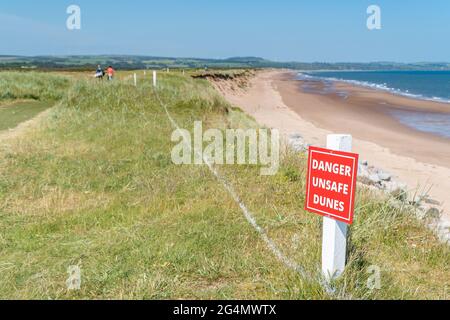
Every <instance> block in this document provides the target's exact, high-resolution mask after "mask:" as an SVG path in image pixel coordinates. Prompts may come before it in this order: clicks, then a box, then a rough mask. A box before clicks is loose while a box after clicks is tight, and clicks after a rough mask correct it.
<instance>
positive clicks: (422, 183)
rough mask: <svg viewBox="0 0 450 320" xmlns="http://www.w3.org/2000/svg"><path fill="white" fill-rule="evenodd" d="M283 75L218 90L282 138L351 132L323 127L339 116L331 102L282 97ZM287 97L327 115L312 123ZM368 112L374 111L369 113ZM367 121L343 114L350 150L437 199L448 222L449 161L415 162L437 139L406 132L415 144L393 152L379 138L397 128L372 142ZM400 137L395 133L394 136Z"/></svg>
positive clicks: (315, 139) (267, 74) (314, 139)
mask: <svg viewBox="0 0 450 320" xmlns="http://www.w3.org/2000/svg"><path fill="white" fill-rule="evenodd" d="M283 75H284V76H285V75H286V71H262V72H259V73H258V74H257V76H256V77H254V78H253V79H252V80H251V83H250V86H249V88H247V90H245V91H244V90H239V91H230V90H226V88H224V87H222V88H218V89H221V90H219V91H220V92H221V93H222V94H223V96H224V97H225V98H226V99H227V100H228V101H229V102H230V103H232V104H233V105H236V106H239V107H240V108H241V109H242V110H244V111H245V112H246V113H248V114H249V115H251V116H252V117H254V118H255V120H256V121H257V122H258V123H260V124H261V125H264V126H267V127H269V128H276V129H278V130H280V132H281V133H282V135H283V136H284V137H285V138H288V137H289V136H290V135H291V134H295V133H299V134H301V135H302V136H303V138H304V139H305V141H306V142H307V143H309V144H311V145H317V146H324V145H325V143H326V136H327V135H328V134H332V133H350V132H349V131H348V130H342V131H343V132H342V131H340V132H333V131H331V130H332V129H327V128H330V127H327V126H326V123H327V121H333V120H332V119H333V118H334V119H338V118H339V117H338V116H337V114H333V112H336V113H337V112H339V109H338V108H334V107H333V105H329V104H330V103H332V102H328V105H327V101H325V100H321V99H319V98H320V97H318V96H317V95H313V94H305V93H302V92H301V91H300V90H297V91H296V92H295V93H292V92H291V94H294V95H295V96H290V97H289V99H287V98H288V97H286V96H284V97H283V96H282V94H281V93H280V91H281V90H280V89H279V86H281V85H282V83H281V82H280V81H279V80H280V77H282V76H283ZM224 89H225V90H224ZM372 94H374V93H372ZM285 100H290V101H292V100H295V101H296V105H297V106H298V105H303V106H305V107H306V106H307V107H308V108H316V109H317V110H316V111H317V113H318V114H320V108H322V107H325V108H326V110H327V111H326V113H325V112H322V116H321V117H322V119H323V121H321V118H320V117H318V118H317V119H316V121H315V123H314V124H313V123H312V122H311V121H306V120H305V119H304V118H303V117H302V116H301V110H299V109H297V112H295V111H294V110H293V109H291V108H290V106H289V107H288V105H287V104H286V103H285ZM333 110H335V111H333ZM372 116H374V114H371V117H372ZM330 119H331V120H330ZM369 120H371V119H367V121H366V122H361V113H358V114H356V113H354V114H353V115H352V114H350V113H348V114H347V115H346V122H345V126H351V128H352V130H351V133H352V135H353V138H354V141H353V151H354V152H356V153H359V154H360V156H361V159H365V160H368V161H369V163H370V164H371V165H374V166H376V167H379V168H383V169H384V170H386V171H388V172H390V173H391V174H393V175H394V176H396V178H397V179H398V180H400V181H402V182H404V183H406V184H407V185H408V187H409V188H410V193H411V194H418V195H420V194H424V193H428V194H429V195H430V197H431V198H433V199H436V200H438V201H439V202H440V203H441V206H440V207H441V209H442V210H443V219H445V220H446V221H447V222H448V221H450V163H449V164H448V166H445V165H443V162H440V164H439V165H438V164H436V163H430V162H424V161H419V160H417V159H418V158H421V156H422V155H423V152H424V150H423V149H424V148H426V149H427V148H428V149H429V148H430V147H431V148H433V145H432V144H433V143H434V142H436V141H434V140H433V139H431V140H430V141H429V144H428V143H427V144H426V145H423V143H424V142H423V140H420V141H415V140H414V139H415V138H416V136H415V135H412V134H410V135H408V136H407V137H408V140H407V141H405V144H406V143H407V144H410V145H413V146H414V148H409V149H408V150H407V151H408V152H406V151H405V152H403V151H401V150H400V152H401V153H397V152H393V151H392V150H391V149H389V147H387V146H386V145H389V144H388V143H387V141H383V139H394V138H395V137H394V136H393V135H395V134H396V132H397V130H395V126H394V127H392V128H391V130H390V131H389V132H388V133H387V134H383V135H381V134H380V135H379V136H377V135H375V136H374V137H373V139H371V141H368V140H366V139H363V138H361V137H365V135H366V134H367V130H366V129H367V122H370V121H369ZM331 127H333V126H331ZM333 129H335V127H334V128H333ZM403 130H404V128H403V127H400V125H398V132H399V134H402V135H404V132H403ZM418 136H420V133H418ZM404 137H405V136H403V137H398V139H401V138H404ZM437 143H438V144H439V146H434V147H435V150H434V151H435V152H438V153H439V152H440V150H442V149H440V148H442V146H445V144H442V142H441V141H437ZM430 144H431V145H430ZM421 146H422V148H421Z"/></svg>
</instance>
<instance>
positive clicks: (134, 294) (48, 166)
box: [0, 73, 450, 299]
mask: <svg viewBox="0 0 450 320" xmlns="http://www.w3.org/2000/svg"><path fill="white" fill-rule="evenodd" d="M37 76H39V75H37ZM124 78H127V77H123V78H122V79H124ZM140 80H141V79H140ZM27 81H31V82H32V79H28V80H27ZM64 81H66V80H64ZM159 81H160V82H159V84H160V87H159V89H158V92H159V95H160V96H161V98H162V100H163V101H164V102H165V103H166V104H167V105H168V108H169V111H170V112H171V114H172V116H173V117H174V118H175V120H176V121H177V123H178V124H179V125H180V127H182V128H186V129H188V130H190V131H192V130H193V122H194V121H199V120H200V121H203V124H204V127H205V129H206V128H208V127H214V128H221V129H226V128H237V127H241V128H247V127H250V126H256V124H255V123H254V121H253V120H252V119H249V118H248V117H247V116H245V115H244V114H243V113H242V112H241V111H239V110H237V109H233V108H231V106H229V105H228V104H227V103H226V102H225V101H224V100H223V99H222V98H221V97H220V96H219V95H218V94H217V93H216V92H215V91H214V90H213V89H212V87H211V86H210V85H209V84H208V82H207V81H205V80H194V79H191V78H190V77H189V76H187V75H186V76H183V75H181V74H180V73H177V74H172V73H171V74H160V75H159ZM150 82H151V79H150V78H149V79H147V81H146V82H145V83H142V81H140V82H139V86H138V87H134V86H133V85H132V80H126V81H116V82H113V83H107V82H98V81H88V80H82V79H78V80H76V81H73V83H71V86H70V89H69V90H68V92H67V94H65V95H63V96H62V97H61V101H60V102H59V103H58V105H57V106H56V107H55V108H54V109H53V110H52V112H51V114H50V115H49V117H48V119H46V120H45V121H44V122H43V123H42V124H41V125H40V126H38V127H36V128H34V129H31V130H29V131H28V132H27V133H25V134H24V135H22V136H21V137H19V138H16V139H15V140H14V141H10V142H9V143H8V145H0V230H1V234H0V298H18V299H49V298H50V299H64V298H74V299H75V298H83V299H87V298H96V299H98V298H117V299H166V298H194V299H196V298H206V299H210V298H217V299H222V298H223V299H280V298H285V299H334V298H340V297H344V296H348V295H351V296H352V297H354V298H363V299H366V298H367V299H373V298H387V299H392V298H404V299H409V298H441V299H445V298H446V297H448V288H446V285H447V284H449V265H450V264H449V262H450V261H449V249H448V247H447V246H445V245H443V244H440V243H439V242H438V241H437V239H436V237H435V236H434V235H433V234H432V233H431V232H429V231H428V230H427V229H426V228H424V227H423V225H422V223H421V222H420V221H417V220H416V219H415V218H414V215H413V214H412V213H411V212H408V211H407V210H406V209H405V208H396V207H395V206H394V205H392V204H391V202H390V201H388V199H384V198H379V197H377V196H375V195H373V194H371V193H370V192H369V191H364V190H360V191H359V193H358V200H357V208H356V221H355V225H354V226H353V227H352V242H351V246H350V257H349V268H348V271H347V273H346V274H345V275H344V276H343V277H342V279H341V280H340V281H339V283H337V284H336V288H337V290H336V294H334V295H330V294H328V293H326V292H325V291H324V290H323V288H322V287H321V285H320V284H319V283H318V282H317V281H316V280H315V279H305V278H303V277H302V276H301V275H299V274H298V273H296V272H295V271H292V270H289V269H288V268H286V266H285V265H284V264H282V263H281V262H280V261H278V260H277V259H276V257H274V256H273V255H272V254H271V252H270V250H268V248H267V247H266V245H265V243H264V242H263V241H262V240H261V238H260V237H259V235H258V233H257V232H256V231H255V230H254V229H253V228H252V226H250V225H249V224H248V222H247V221H246V220H245V218H244V216H243V215H242V212H241V210H240V208H239V207H238V206H237V205H236V203H235V202H234V201H233V200H232V198H231V197H230V196H229V195H228V193H227V192H226V190H224V188H223V187H222V186H221V184H220V183H218V181H217V180H216V179H215V178H214V176H213V175H211V173H210V172H209V170H208V168H207V167H206V166H195V165H193V166H177V165H174V164H173V163H172V161H171V150H172V148H173V146H174V143H172V142H171V141H170V138H171V135H172V132H173V130H174V128H172V126H171V124H170V122H169V121H168V119H167V117H166V115H165V113H164V111H163V109H162V108H161V106H160V105H159V103H158V101H157V99H156V97H155V95H154V92H153V90H152V88H151V85H150ZM25 86H26V85H24V87H25ZM23 95H26V92H25V93H23V94H22V95H21V96H22V97H23ZM305 160H306V159H305V158H304V156H302V155H297V154H292V153H290V152H285V153H284V154H283V160H282V166H281V168H280V171H279V172H278V174H277V175H275V176H268V177H263V176H260V175H259V168H258V167H253V166H223V167H219V170H220V171H221V173H222V174H223V175H224V176H226V177H227V179H229V180H230V181H231V182H232V183H233V185H234V186H235V188H236V189H237V191H238V192H239V194H240V196H241V197H242V199H243V201H245V203H246V204H247V206H248V207H249V208H250V210H251V211H252V212H253V213H254V215H255V218H256V220H257V222H258V223H259V224H260V225H261V226H262V227H263V228H264V230H266V231H267V233H268V235H269V236H270V237H271V238H272V239H273V241H274V242H275V243H277V245H278V246H279V247H280V248H281V250H282V251H283V253H284V254H285V255H286V256H288V257H289V258H290V259H292V260H294V261H296V262H297V263H298V264H300V265H302V266H303V267H304V268H305V269H306V270H307V271H308V272H310V273H312V274H314V273H316V272H317V271H318V270H319V266H320V252H321V251H320V250H321V248H320V245H321V243H320V242H321V241H320V239H321V219H320V218H319V217H316V216H314V215H312V214H309V213H306V212H304V210H303V209H302V208H303V207H304V204H303V199H304V181H305ZM74 265H75V266H79V267H80V268H81V272H82V284H81V290H79V291H68V290H67V287H66V280H67V279H68V277H69V275H68V273H67V270H68V268H69V266H74ZM372 265H375V266H378V267H379V268H380V270H381V287H380V289H376V290H371V289H369V288H368V286H367V281H368V280H369V277H370V276H371V275H372V274H370V273H367V270H368V268H369V267H370V266H372Z"/></svg>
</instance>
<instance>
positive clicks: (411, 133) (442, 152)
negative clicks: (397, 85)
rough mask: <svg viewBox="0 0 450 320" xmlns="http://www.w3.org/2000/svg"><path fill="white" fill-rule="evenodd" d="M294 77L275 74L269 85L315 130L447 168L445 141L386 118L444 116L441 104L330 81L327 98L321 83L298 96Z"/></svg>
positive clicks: (449, 148)
mask: <svg viewBox="0 0 450 320" xmlns="http://www.w3.org/2000/svg"><path fill="white" fill-rule="evenodd" d="M294 78H295V77H294V76H293V74H292V73H291V72H286V73H281V74H277V75H274V76H273V83H274V86H275V88H276V90H277V91H278V92H279V94H280V95H281V97H282V100H283V102H284V104H285V105H286V106H288V107H289V108H290V109H292V110H293V111H294V112H296V113H297V114H299V115H300V116H301V117H302V118H303V119H305V120H306V121H309V122H311V123H312V124H314V125H315V126H317V127H321V128H326V129H327V130H331V131H333V132H345V133H349V134H351V135H352V136H353V137H355V138H358V139H361V140H365V141H369V142H372V143H376V144H379V145H381V146H383V147H385V148H388V149H389V150H390V151H391V152H393V153H395V154H398V155H402V156H407V157H412V158H414V159H416V160H418V161H422V162H426V163H430V164H433V165H438V166H448V165H449V164H450V139H449V138H446V137H443V136H440V135H436V134H433V133H429V132H423V131H419V130H417V129H415V128H412V127H411V126H408V125H406V124H403V123H401V122H400V121H399V120H398V119H396V118H395V117H394V116H393V114H392V113H393V112H418V113H442V114H446V115H447V114H448V115H450V108H448V106H447V105H446V104H442V103H438V102H430V101H423V100H416V99H411V98H407V97H403V96H398V95H394V94H391V93H389V92H383V91H378V90H374V89H370V88H364V87H359V86H355V85H350V84H348V83H343V82H337V83H335V84H334V87H335V88H334V89H333V91H332V92H329V93H327V94H323V93H321V91H322V89H323V88H320V86H323V84H322V83H321V82H315V83H314V85H316V86H319V88H315V89H313V90H311V91H312V92H304V91H303V90H302V86H303V85H304V84H305V83H307V81H302V80H295V79H294ZM337 92H346V94H347V95H348V96H347V97H346V98H345V99H344V98H343V97H342V96H339V94H338V93H337ZM326 115H330V116H329V117H327V116H326ZM412 138H413V139H412ZM408 142H409V143H408Z"/></svg>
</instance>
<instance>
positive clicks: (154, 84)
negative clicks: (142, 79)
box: [153, 70, 156, 87]
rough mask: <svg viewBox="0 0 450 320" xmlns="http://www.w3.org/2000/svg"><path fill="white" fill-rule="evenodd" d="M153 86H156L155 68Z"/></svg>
mask: <svg viewBox="0 0 450 320" xmlns="http://www.w3.org/2000/svg"><path fill="white" fill-rule="evenodd" d="M153 86H154V87H156V71H155V70H153Z"/></svg>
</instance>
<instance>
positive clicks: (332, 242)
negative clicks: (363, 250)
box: [322, 134, 352, 281]
mask: <svg viewBox="0 0 450 320" xmlns="http://www.w3.org/2000/svg"><path fill="white" fill-rule="evenodd" d="M327 149H331V150H335V151H344V152H351V151H352V136H350V135H341V134H332V135H329V136H328V137H327ZM347 228H348V225H347V224H346V223H344V222H340V221H337V220H334V219H331V218H327V217H324V218H323V239H322V272H323V274H324V276H325V278H326V279H327V280H328V281H329V280H332V279H333V278H337V277H339V276H340V275H341V274H342V273H343V272H344V270H345V263H346V258H347V257H346V255H347Z"/></svg>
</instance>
